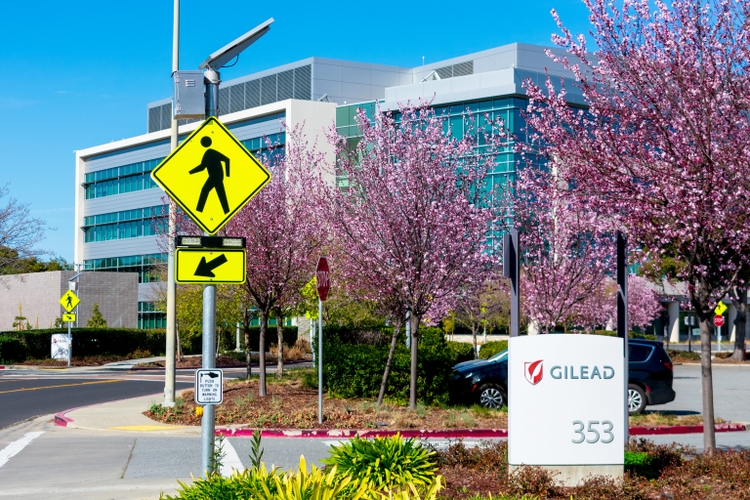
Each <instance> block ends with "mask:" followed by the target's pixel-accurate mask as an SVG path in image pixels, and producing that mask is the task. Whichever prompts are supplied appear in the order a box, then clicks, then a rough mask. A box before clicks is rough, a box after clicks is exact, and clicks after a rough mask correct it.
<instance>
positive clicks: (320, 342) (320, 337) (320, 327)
mask: <svg viewBox="0 0 750 500" xmlns="http://www.w3.org/2000/svg"><path fill="white" fill-rule="evenodd" d="M318 423H319V424H322V423H323V301H322V300H320V298H318Z"/></svg>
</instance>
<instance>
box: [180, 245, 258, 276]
mask: <svg viewBox="0 0 750 500" xmlns="http://www.w3.org/2000/svg"><path fill="white" fill-rule="evenodd" d="M175 268H176V271H175V281H176V282H177V283H234V284H240V283H244V282H245V276H246V269H247V264H246V254H245V249H244V248H241V249H240V248H232V249H227V248H178V249H177V250H175Z"/></svg>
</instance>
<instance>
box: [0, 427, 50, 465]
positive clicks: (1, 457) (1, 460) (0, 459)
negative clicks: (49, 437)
mask: <svg viewBox="0 0 750 500" xmlns="http://www.w3.org/2000/svg"><path fill="white" fill-rule="evenodd" d="M42 434H44V431H37V432H27V433H26V434H24V436H23V437H22V438H21V439H18V440H16V441H13V442H12V443H10V444H9V445H8V446H6V447H5V448H3V449H2V450H0V467H2V466H3V465H5V464H6V463H7V462H8V460H10V459H11V458H13V457H14V456H16V455H17V454H18V453H19V452H20V451H21V450H23V449H24V448H26V445H28V444H29V443H30V442H32V441H33V440H35V439H36V438H38V437H39V436H41V435H42Z"/></svg>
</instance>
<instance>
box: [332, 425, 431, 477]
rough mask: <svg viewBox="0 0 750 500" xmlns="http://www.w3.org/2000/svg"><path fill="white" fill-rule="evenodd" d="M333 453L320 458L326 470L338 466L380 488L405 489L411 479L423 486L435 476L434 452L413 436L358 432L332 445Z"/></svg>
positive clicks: (350, 474)
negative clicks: (369, 436)
mask: <svg viewBox="0 0 750 500" xmlns="http://www.w3.org/2000/svg"><path fill="white" fill-rule="evenodd" d="M330 453H331V456H330V457H328V458H324V459H323V460H321V461H322V462H323V463H324V464H326V466H327V470H330V469H331V468H333V467H335V468H336V469H337V470H338V473H339V474H342V475H344V476H351V477H352V478H354V479H356V480H357V481H359V482H361V483H364V484H367V485H368V486H369V487H370V488H372V489H375V490H377V491H392V490H395V489H403V488H405V487H407V485H408V484H409V483H411V484H413V485H414V486H415V487H416V488H417V489H418V490H422V489H424V488H427V487H428V486H429V485H430V484H432V482H433V481H434V479H435V470H436V468H437V466H436V464H435V459H434V455H435V452H434V451H429V450H428V449H427V448H425V447H424V446H422V443H421V441H418V440H415V439H413V438H412V439H403V438H402V437H401V436H399V435H395V436H390V437H376V438H375V439H363V438H360V437H358V436H355V437H354V438H352V439H350V440H349V441H348V442H345V443H342V444H340V445H338V446H332V447H331V450H330Z"/></svg>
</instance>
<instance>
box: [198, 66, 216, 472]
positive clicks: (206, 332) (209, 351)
mask: <svg viewBox="0 0 750 500" xmlns="http://www.w3.org/2000/svg"><path fill="white" fill-rule="evenodd" d="M205 76H206V116H207V117H208V116H216V115H217V114H218V108H219V83H220V82H221V80H220V79H219V73H218V72H217V71H213V70H210V69H209V70H208V71H206V73H205ZM206 235H208V233H206ZM215 337H216V285H204V286H203V346H202V352H201V368H202V369H204V370H211V369H214V368H216V355H215V352H214V346H215V345H216V338H215ZM215 417H216V406H215V405H213V404H208V405H206V406H205V407H204V408H203V418H202V419H201V468H202V470H203V471H204V473H205V474H206V477H208V476H210V475H211V473H212V472H213V471H214V463H213V455H214V433H215V430H216V422H215Z"/></svg>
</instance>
